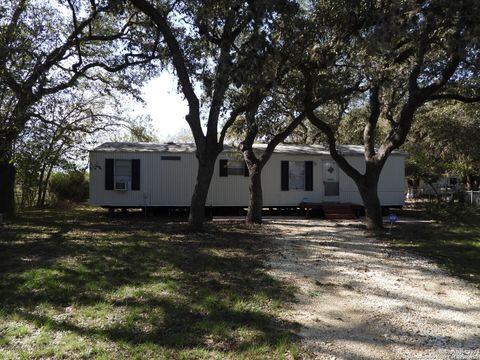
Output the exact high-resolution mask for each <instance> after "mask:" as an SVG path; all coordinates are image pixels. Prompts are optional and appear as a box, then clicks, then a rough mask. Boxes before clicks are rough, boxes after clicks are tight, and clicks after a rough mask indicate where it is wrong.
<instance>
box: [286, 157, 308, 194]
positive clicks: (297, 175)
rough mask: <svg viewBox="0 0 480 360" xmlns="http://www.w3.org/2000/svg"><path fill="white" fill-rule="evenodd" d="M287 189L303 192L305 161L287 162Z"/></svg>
mask: <svg viewBox="0 0 480 360" xmlns="http://www.w3.org/2000/svg"><path fill="white" fill-rule="evenodd" d="M288 165H289V166H288V168H289V172H288V188H289V189H290V190H305V161H289V164H288Z"/></svg>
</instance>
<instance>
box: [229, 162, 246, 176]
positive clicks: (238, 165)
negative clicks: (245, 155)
mask: <svg viewBox="0 0 480 360" xmlns="http://www.w3.org/2000/svg"><path fill="white" fill-rule="evenodd" d="M227 174H228V175H241V176H243V175H245V162H244V161H237V160H228V163H227Z"/></svg>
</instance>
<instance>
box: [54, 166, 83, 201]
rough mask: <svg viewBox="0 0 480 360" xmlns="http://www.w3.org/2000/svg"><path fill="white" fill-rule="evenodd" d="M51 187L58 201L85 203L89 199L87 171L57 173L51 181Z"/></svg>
mask: <svg viewBox="0 0 480 360" xmlns="http://www.w3.org/2000/svg"><path fill="white" fill-rule="evenodd" d="M49 186H50V192H51V193H52V194H54V195H55V197H56V198H57V201H65V200H70V201H74V202H84V201H86V200H87V199H88V180H87V176H86V173H85V171H78V170H75V171H69V172H67V173H55V174H53V175H52V177H51V179H50V184H49Z"/></svg>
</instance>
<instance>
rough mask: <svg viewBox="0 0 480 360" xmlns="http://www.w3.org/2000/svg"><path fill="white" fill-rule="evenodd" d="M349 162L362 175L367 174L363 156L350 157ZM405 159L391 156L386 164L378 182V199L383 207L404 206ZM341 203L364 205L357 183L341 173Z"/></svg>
mask: <svg viewBox="0 0 480 360" xmlns="http://www.w3.org/2000/svg"><path fill="white" fill-rule="evenodd" d="M346 159H347V161H348V162H349V163H350V165H352V166H353V167H354V168H355V169H357V170H358V171H360V173H362V174H363V173H365V160H364V158H363V156H349V157H347V158H346ZM404 183H405V157H404V156H403V155H390V157H389V158H388V159H387V161H386V162H385V165H384V167H383V170H382V173H381V174H380V179H379V182H378V197H379V198H380V203H381V204H382V205H403V203H404V198H405V190H404ZM340 202H344V203H353V204H362V198H361V197H360V193H359V192H358V188H357V186H356V185H355V182H354V181H353V180H352V179H351V178H350V177H349V176H347V175H346V174H345V173H344V172H343V171H340Z"/></svg>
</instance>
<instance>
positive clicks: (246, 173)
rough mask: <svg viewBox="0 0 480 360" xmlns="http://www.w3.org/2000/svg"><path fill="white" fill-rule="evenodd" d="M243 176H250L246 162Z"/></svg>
mask: <svg viewBox="0 0 480 360" xmlns="http://www.w3.org/2000/svg"><path fill="white" fill-rule="evenodd" d="M243 174H244V175H245V176H248V175H250V173H249V172H248V166H247V162H245V172H244V173H243Z"/></svg>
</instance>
